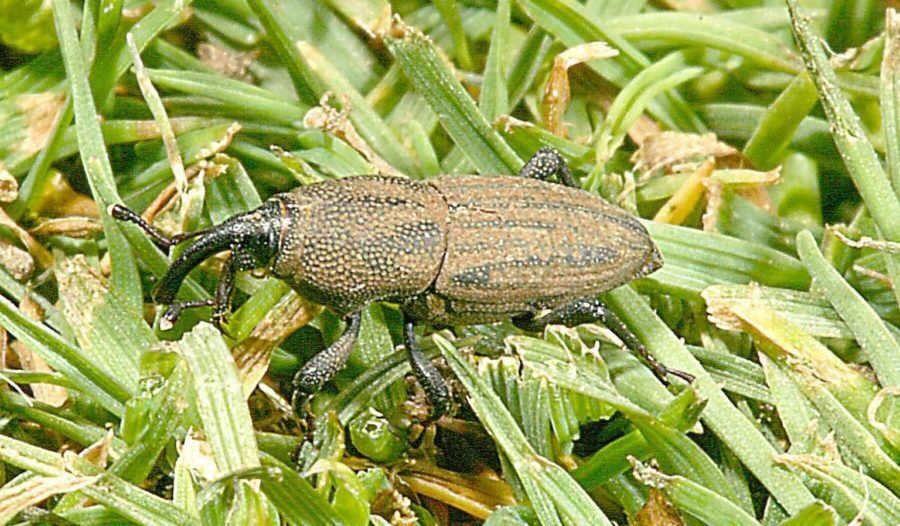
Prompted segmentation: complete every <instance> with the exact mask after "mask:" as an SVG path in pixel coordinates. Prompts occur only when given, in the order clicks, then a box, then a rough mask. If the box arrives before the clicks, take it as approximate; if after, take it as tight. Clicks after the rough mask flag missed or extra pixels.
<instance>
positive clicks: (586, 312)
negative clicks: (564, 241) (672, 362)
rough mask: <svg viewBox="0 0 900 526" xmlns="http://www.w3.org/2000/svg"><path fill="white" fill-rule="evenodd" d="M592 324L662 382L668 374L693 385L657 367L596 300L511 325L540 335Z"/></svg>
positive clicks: (685, 376)
mask: <svg viewBox="0 0 900 526" xmlns="http://www.w3.org/2000/svg"><path fill="white" fill-rule="evenodd" d="M595 320H600V322H601V323H603V325H606V328H607V329H609V330H610V331H612V333H613V334H615V335H616V336H617V337H618V338H619V339H620V340H622V343H624V344H625V346H626V347H628V348H629V349H631V350H633V351H635V352H637V353H638V354H639V355H640V356H641V358H643V359H644V361H645V362H647V364H648V365H649V366H650V368H651V369H653V372H654V373H656V376H657V377H658V378H659V379H660V380H662V381H663V382H665V381H666V376H667V375H670V374H671V375H672V376H677V377H678V378H681V379H682V380H684V381H686V382H688V383H691V382H693V381H694V376H693V375H691V374H688V373H686V372H684V371H679V370H677V369H669V368H668V367H666V366H665V365H663V364H661V363H659V362H658V361H657V360H656V358H654V357H653V355H652V354H650V351H648V350H647V348H646V347H644V344H643V343H641V341H640V340H639V339H638V337H637V336H635V334H634V333H633V332H631V329H629V328H628V326H627V325H625V322H623V321H622V320H621V319H619V317H618V316H616V315H615V314H614V313H613V312H612V311H611V310H609V307H607V306H606V305H604V304H603V302H602V301H600V300H598V299H582V300H575V301H573V302H572V303H569V304H567V305H563V306H562V307H559V308H557V309H554V310H552V311H550V313H548V314H547V315H545V316H541V317H534V316H533V315H530V314H529V315H525V316H519V317H516V318H513V324H515V326H516V327H519V328H520V329H522V330H526V331H530V332H540V331H542V330H544V327H546V326H547V325H553V324H561V325H566V326H568V327H574V326H576V325H579V324H582V323H588V322H592V321H595Z"/></svg>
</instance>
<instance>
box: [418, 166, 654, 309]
mask: <svg viewBox="0 0 900 526" xmlns="http://www.w3.org/2000/svg"><path fill="white" fill-rule="evenodd" d="M430 183H431V184H432V185H434V187H435V188H437V189H438V191H439V192H440V193H441V195H442V196H443V197H444V200H445V201H446V202H447V206H448V208H449V219H450V221H449V224H448V227H447V255H446V257H445V259H444V264H443V266H442V268H441V272H440V274H439V275H438V278H437V280H436V282H435V285H434V289H433V290H434V292H435V293H436V294H438V295H439V296H441V297H443V298H444V299H445V301H446V302H447V303H446V309H447V314H448V315H450V316H451V317H452V316H456V317H457V318H458V319H460V320H466V321H467V322H470V321H472V320H477V319H484V320H488V319H497V318H499V317H506V316H511V315H516V314H521V313H524V312H533V311H534V310H535V308H543V307H550V306H555V305H559V304H562V303H564V302H566V301H567V300H571V299H574V298H584V297H591V296H596V295H598V294H601V293H603V292H606V291H607V290H610V289H612V288H615V287H617V286H619V285H622V284H623V283H626V282H628V281H630V280H632V279H635V278H637V277H641V276H643V275H646V274H648V273H649V272H652V271H653V270H655V269H656V268H658V267H659V266H660V265H661V263H662V260H661V258H660V255H659V253H658V252H657V250H656V248H655V246H654V245H653V243H652V241H651V240H650V236H649V235H648V234H647V231H646V230H645V229H644V227H643V226H642V225H641V224H640V223H639V222H638V221H637V219H635V218H633V217H631V216H629V215H628V214H627V213H625V212H624V211H623V210H621V209H619V208H616V207H614V206H611V205H610V204H608V203H606V202H605V201H603V200H602V199H601V198H599V197H597V196H594V195H592V194H590V193H588V192H584V191H581V190H576V189H573V188H568V187H565V186H563V185H559V184H553V183H546V182H543V181H539V180H536V179H526V178H517V177H509V176H468V175H457V176H445V177H440V178H437V179H433V180H431V181H430Z"/></svg>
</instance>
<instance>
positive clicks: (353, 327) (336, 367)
mask: <svg viewBox="0 0 900 526" xmlns="http://www.w3.org/2000/svg"><path fill="white" fill-rule="evenodd" d="M360 320H361V314H360V312H359V311H356V312H355V313H353V314H352V315H351V316H350V317H349V318H348V319H347V330H345V331H344V334H342V335H341V336H340V338H338V339H337V340H335V342H334V343H332V344H331V345H330V346H328V348H327V349H325V350H323V351H320V352H319V353H318V354H316V355H315V356H313V357H312V358H311V359H310V360H309V361H308V362H306V363H305V364H303V367H301V368H300V370H299V371H297V374H296V375H294V379H293V381H292V382H291V383H292V385H293V387H294V393H293V395H292V396H291V405H292V406H293V408H294V412H295V413H296V414H297V415H298V416H303V403H304V402H305V400H306V399H307V398H309V396H310V395H313V394H315V393H316V392H317V391H318V390H320V389H321V388H322V386H324V385H325V383H327V382H328V381H329V380H331V379H332V378H334V375H336V374H337V373H338V371H340V370H341V369H343V368H344V366H345V365H346V364H347V359H348V358H349V357H350V351H352V350H353V344H355V343H356V338H357V337H358V336H359V325H360Z"/></svg>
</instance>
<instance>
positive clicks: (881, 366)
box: [797, 231, 900, 387]
mask: <svg viewBox="0 0 900 526" xmlns="http://www.w3.org/2000/svg"><path fill="white" fill-rule="evenodd" d="M797 251H798V252H799V253H800V259H801V260H802V261H803V263H804V264H805V265H806V268H808V269H809V273H810V274H811V275H812V276H813V279H815V283H816V286H817V287H821V289H822V290H823V292H824V296H825V297H826V298H827V299H828V301H829V302H831V305H832V306H833V307H834V310H835V311H837V313H838V314H839V315H840V316H841V318H842V319H843V320H844V322H846V323H847V326H848V327H850V330H851V331H853V334H854V336H855V337H856V340H857V341H858V342H859V345H860V346H861V347H862V348H863V351H865V353H866V356H867V357H868V358H869V363H871V364H872V368H873V369H875V374H876V375H878V380H879V381H880V382H881V385H882V386H884V387H897V386H898V385H900V343H898V342H897V340H895V339H894V337H893V336H892V335H891V333H890V331H888V328H887V326H886V325H885V323H884V321H882V319H881V318H879V317H878V314H877V313H876V312H875V311H874V310H873V309H872V307H871V306H870V305H869V304H868V302H866V300H865V299H864V298H863V297H862V296H861V295H860V294H859V293H858V292H857V291H856V289H854V288H853V287H851V286H850V285H849V284H848V283H847V282H846V281H844V279H843V278H842V277H841V275H840V273H839V272H838V271H837V270H836V269H835V268H834V267H832V266H831V265H830V264H828V262H827V261H826V260H825V258H824V257H823V256H822V254H821V252H819V249H818V247H817V246H816V241H815V239H813V237H812V234H810V233H809V231H804V232H801V233H800V235H799V236H797Z"/></svg>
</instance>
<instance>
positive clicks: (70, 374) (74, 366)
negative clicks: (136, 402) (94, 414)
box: [0, 297, 131, 415]
mask: <svg viewBox="0 0 900 526" xmlns="http://www.w3.org/2000/svg"><path fill="white" fill-rule="evenodd" d="M0 325H2V326H3V327H4V328H5V329H6V330H8V331H9V332H11V333H12V334H13V335H14V336H15V337H16V338H18V339H19V340H21V341H22V342H24V343H25V344H26V345H28V347H29V348H30V349H31V350H33V351H34V352H36V353H37V354H38V355H40V357H41V358H43V359H44V360H46V361H47V363H49V364H50V366H51V367H53V368H54V369H55V370H57V371H59V372H61V373H62V374H64V375H65V376H66V378H68V379H69V380H70V381H71V382H72V383H73V384H74V385H75V386H76V387H77V388H78V389H79V390H80V391H82V392H83V393H85V394H86V395H88V396H90V397H91V398H92V399H94V400H95V401H96V402H97V403H99V404H100V405H101V406H102V407H104V408H105V409H106V410H107V411H109V412H110V413H112V414H114V415H119V414H121V413H122V410H123V409H124V406H123V405H122V404H123V403H124V402H125V401H126V400H128V399H129V398H130V397H131V392H130V391H129V390H128V389H127V388H126V387H125V386H123V385H122V384H121V383H120V382H119V381H118V380H117V379H115V378H112V377H110V376H108V375H107V373H106V372H104V371H103V370H102V369H100V368H99V367H98V366H97V365H96V364H95V363H93V362H92V361H91V360H89V359H88V358H87V357H86V356H84V354H82V353H81V351H80V350H79V349H77V348H75V347H73V346H72V345H71V344H70V343H68V342H66V341H65V340H63V339H62V338H61V337H60V336H59V335H57V334H56V333H55V332H53V331H51V330H50V329H49V328H47V326H45V325H44V324H42V323H38V322H35V321H34V320H32V319H31V318H29V317H27V316H25V315H23V314H22V312H21V311H20V310H19V309H18V308H16V306H15V305H13V304H12V303H11V302H10V301H9V300H8V299H6V298H3V297H0Z"/></svg>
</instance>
